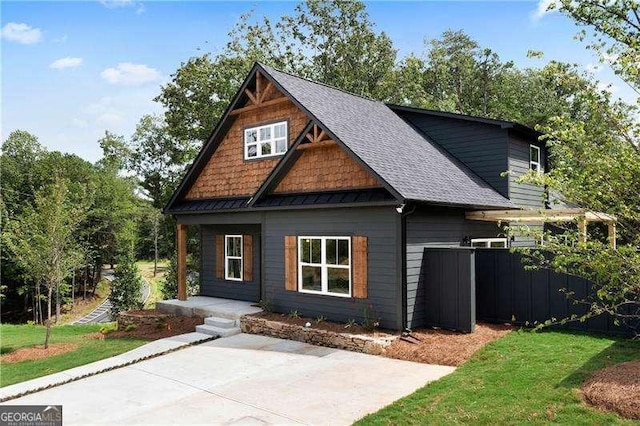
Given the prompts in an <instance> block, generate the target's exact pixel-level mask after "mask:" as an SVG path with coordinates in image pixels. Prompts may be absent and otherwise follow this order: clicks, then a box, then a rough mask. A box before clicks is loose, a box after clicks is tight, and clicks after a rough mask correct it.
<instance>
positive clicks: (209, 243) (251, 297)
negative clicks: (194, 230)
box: [200, 225, 260, 302]
mask: <svg viewBox="0 0 640 426" xmlns="http://www.w3.org/2000/svg"><path fill="white" fill-rule="evenodd" d="M200 229H201V244H200V250H201V257H200V262H201V271H200V294H201V295H202V296H211V297H222V298H225V299H236V300H248V301H252V302H257V301H259V300H260V225H203V226H202V227H201V228H200ZM216 234H227V235H229V234H233V235H246V234H250V235H252V236H253V279H252V280H251V281H229V280H221V279H219V278H217V277H216V251H215V250H216V247H215V235H216ZM223 259H224V257H223Z"/></svg>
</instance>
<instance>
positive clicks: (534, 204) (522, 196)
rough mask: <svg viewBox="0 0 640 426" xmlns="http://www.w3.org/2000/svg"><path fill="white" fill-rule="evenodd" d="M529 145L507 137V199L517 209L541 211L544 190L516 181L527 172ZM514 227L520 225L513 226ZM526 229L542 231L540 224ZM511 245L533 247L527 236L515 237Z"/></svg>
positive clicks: (541, 151) (530, 239)
mask: <svg viewBox="0 0 640 426" xmlns="http://www.w3.org/2000/svg"><path fill="white" fill-rule="evenodd" d="M529 145H530V142H529V141H526V140H524V139H522V138H519V137H516V136H513V135H511V136H510V137H509V171H510V173H509V198H510V199H511V201H512V202H513V203H514V204H515V205H517V206H519V207H523V208H529V209H543V208H545V203H544V188H543V187H541V186H535V185H530V184H527V183H519V182H518V181H517V180H518V178H519V177H521V176H522V175H524V174H525V173H527V172H528V171H529ZM541 148H542V149H541V150H540V155H541V158H540V161H541V163H542V164H544V163H545V158H544V147H541ZM514 226H516V227H517V226H521V225H518V224H514ZM528 227H529V228H530V229H532V230H536V231H538V230H542V223H538V224H528ZM511 245H512V246H514V247H517V246H532V245H535V241H534V239H533V238H532V237H529V236H523V235H522V236H518V235H516V237H515V240H514V241H513V242H512V244H511Z"/></svg>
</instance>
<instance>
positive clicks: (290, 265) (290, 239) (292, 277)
mask: <svg viewBox="0 0 640 426" xmlns="http://www.w3.org/2000/svg"><path fill="white" fill-rule="evenodd" d="M284 288H285V290H289V291H297V290H298V239H297V238H296V236H295V235H287V236H286V237H284Z"/></svg>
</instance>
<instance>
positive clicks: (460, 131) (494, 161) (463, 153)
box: [397, 111, 508, 197]
mask: <svg viewBox="0 0 640 426" xmlns="http://www.w3.org/2000/svg"><path fill="white" fill-rule="evenodd" d="M397 113H398V114H400V116H402V117H404V118H405V120H408V121H409V123H411V124H412V125H413V126H415V127H417V128H418V129H419V130H421V131H422V132H424V133H425V134H426V135H427V136H428V137H430V138H431V139H432V140H433V141H435V142H437V143H438V144H439V145H440V146H441V147H443V148H444V149H446V150H447V151H448V152H449V153H451V154H452V155H453V156H454V157H456V158H457V159H458V160H460V161H461V162H462V163H464V164H465V165H466V166H467V167H469V168H470V169H471V170H473V171H474V172H475V173H476V174H477V175H478V176H480V177H481V178H483V179H484V180H485V181H486V182H487V183H489V184H490V185H491V186H492V187H493V188H494V189H495V190H496V191H498V192H499V193H500V194H502V195H504V196H505V197H506V196H507V194H508V181H507V179H506V178H504V177H502V176H501V173H503V172H505V171H506V170H507V160H506V159H507V135H506V131H505V130H503V129H500V128H497V127H496V126H491V125H486V124H482V123H473V122H468V121H464V120H454V119H451V118H446V117H435V116H428V115H426V114H418V113H411V112H404V111H397Z"/></svg>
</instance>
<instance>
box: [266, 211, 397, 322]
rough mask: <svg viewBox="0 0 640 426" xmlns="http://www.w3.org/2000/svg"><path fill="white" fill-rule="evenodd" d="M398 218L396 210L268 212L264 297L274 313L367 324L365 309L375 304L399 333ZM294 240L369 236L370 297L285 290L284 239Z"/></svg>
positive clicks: (378, 310) (376, 308)
mask: <svg viewBox="0 0 640 426" xmlns="http://www.w3.org/2000/svg"><path fill="white" fill-rule="evenodd" d="M397 216H398V214H397V213H396V212H395V210H394V209H393V208H392V207H387V208H361V209H335V210H334V209H331V210H322V211H318V210H315V211H314V210H304V211H295V212H286V211H281V212H268V213H267V214H265V218H264V223H263V230H264V232H263V237H264V262H263V263H264V286H265V291H264V298H265V299H267V300H269V301H270V302H271V303H272V304H273V306H274V309H275V310H277V311H279V312H283V313H288V312H290V311H292V310H297V311H298V312H299V313H300V314H301V315H305V316H310V317H316V316H320V315H322V316H324V317H325V318H327V319H330V320H335V321H347V320H349V319H355V320H357V321H362V319H363V309H364V307H365V306H366V305H369V304H372V305H373V306H374V308H375V310H376V312H377V314H378V315H379V316H380V317H381V322H382V324H381V325H382V326H383V327H385V328H391V329H398V328H400V327H401V318H398V309H397V308H398V303H399V297H401V296H400V294H399V292H398V283H397V269H396V258H397V246H398V244H397V243H398V241H397V236H396V227H397ZM287 235H295V236H302V235H307V236H353V235H361V236H366V237H368V246H369V254H368V271H367V273H368V277H369V281H368V298H367V299H352V298H341V297H332V296H323V295H313V294H304V293H299V292H293V291H286V290H285V285H284V239H285V236H287Z"/></svg>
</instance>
